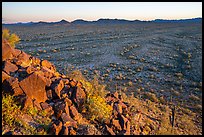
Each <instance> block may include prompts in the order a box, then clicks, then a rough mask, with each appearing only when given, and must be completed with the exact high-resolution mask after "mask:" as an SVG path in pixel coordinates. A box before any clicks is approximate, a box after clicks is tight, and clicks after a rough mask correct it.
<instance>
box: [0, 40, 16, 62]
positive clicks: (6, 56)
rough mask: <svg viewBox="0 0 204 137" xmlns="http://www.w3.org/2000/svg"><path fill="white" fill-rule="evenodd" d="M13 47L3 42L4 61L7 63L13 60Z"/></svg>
mask: <svg viewBox="0 0 204 137" xmlns="http://www.w3.org/2000/svg"><path fill="white" fill-rule="evenodd" d="M12 58H13V55H12V47H11V46H10V45H9V43H8V42H7V41H6V40H3V41H2V61H5V60H7V59H12Z"/></svg>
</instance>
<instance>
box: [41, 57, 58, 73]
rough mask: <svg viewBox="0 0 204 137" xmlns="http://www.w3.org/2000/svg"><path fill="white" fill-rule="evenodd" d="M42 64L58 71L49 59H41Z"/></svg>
mask: <svg viewBox="0 0 204 137" xmlns="http://www.w3.org/2000/svg"><path fill="white" fill-rule="evenodd" d="M41 66H42V67H46V68H48V69H50V70H51V71H53V72H55V71H56V68H55V66H54V65H53V64H52V63H51V62H49V61H48V60H42V61H41Z"/></svg>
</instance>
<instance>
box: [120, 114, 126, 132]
mask: <svg viewBox="0 0 204 137" xmlns="http://www.w3.org/2000/svg"><path fill="white" fill-rule="evenodd" d="M118 118H119V123H120V126H121V127H122V129H123V130H127V124H126V123H127V122H128V119H127V118H126V117H124V116H123V115H119V117H118Z"/></svg>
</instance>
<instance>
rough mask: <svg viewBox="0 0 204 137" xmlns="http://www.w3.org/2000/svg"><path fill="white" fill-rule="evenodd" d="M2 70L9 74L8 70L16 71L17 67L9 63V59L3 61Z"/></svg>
mask: <svg viewBox="0 0 204 137" xmlns="http://www.w3.org/2000/svg"><path fill="white" fill-rule="evenodd" d="M3 70H4V71H5V72H6V73H7V74H9V75H10V72H16V71H17V70H18V67H17V66H16V65H15V64H13V63H11V62H10V61H5V62H4V67H3Z"/></svg>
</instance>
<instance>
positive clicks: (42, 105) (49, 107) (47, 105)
mask: <svg viewBox="0 0 204 137" xmlns="http://www.w3.org/2000/svg"><path fill="white" fill-rule="evenodd" d="M40 106H41V108H42V110H48V111H50V110H52V106H51V105H49V104H48V103H46V102H41V103H40Z"/></svg>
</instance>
